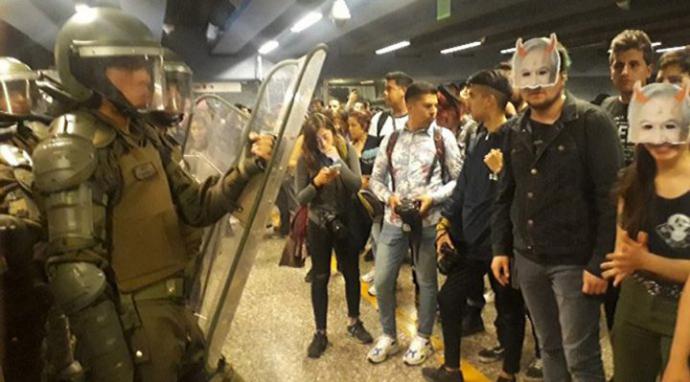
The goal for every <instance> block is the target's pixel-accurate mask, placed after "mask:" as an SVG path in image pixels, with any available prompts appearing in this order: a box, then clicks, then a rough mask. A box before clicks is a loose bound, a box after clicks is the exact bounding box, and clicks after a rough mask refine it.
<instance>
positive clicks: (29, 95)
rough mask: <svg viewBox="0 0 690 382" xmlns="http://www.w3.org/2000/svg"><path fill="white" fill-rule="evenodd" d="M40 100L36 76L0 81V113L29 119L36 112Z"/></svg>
mask: <svg viewBox="0 0 690 382" xmlns="http://www.w3.org/2000/svg"><path fill="white" fill-rule="evenodd" d="M39 99H40V94H39V92H38V87H37V86H36V81H35V77H34V76H26V78H23V79H21V78H15V79H0V113H3V114H5V115H11V116H13V117H27V116H29V115H31V114H32V113H33V112H34V109H35V108H36V107H37V105H38V103H39Z"/></svg>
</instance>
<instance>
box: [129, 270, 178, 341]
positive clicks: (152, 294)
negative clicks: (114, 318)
mask: <svg viewBox="0 0 690 382" xmlns="http://www.w3.org/2000/svg"><path fill="white" fill-rule="evenodd" d="M185 284H186V282H185V278H184V277H182V276H173V277H169V278H167V279H165V280H161V281H159V282H157V283H155V284H152V285H149V286H147V287H144V288H142V289H139V290H137V291H135V292H132V293H120V304H121V306H122V323H123V325H124V327H125V330H130V329H132V328H135V327H138V326H140V325H141V320H140V319H139V315H138V314H137V308H136V305H137V303H140V302H143V301H152V300H172V301H175V302H179V303H184V300H185V297H186V294H185V292H186V291H185Z"/></svg>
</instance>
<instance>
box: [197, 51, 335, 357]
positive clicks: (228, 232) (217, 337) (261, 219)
mask: <svg viewBox="0 0 690 382" xmlns="http://www.w3.org/2000/svg"><path fill="white" fill-rule="evenodd" d="M326 54H327V49H326V46H325V45H320V46H318V47H317V48H315V49H314V50H313V51H312V52H310V53H309V54H307V55H305V56H304V57H302V58H300V59H297V60H286V61H283V62H280V63H278V64H277V65H275V66H274V67H273V69H272V70H271V72H270V73H269V74H268V76H266V79H265V80H264V82H263V83H262V84H261V87H260V89H259V94H258V99H257V101H256V104H255V106H254V108H253V112H252V114H251V116H250V117H249V120H248V121H247V122H246V124H245V125H244V126H243V128H239V126H240V125H241V123H240V122H238V123H237V124H236V125H234V128H235V129H238V130H240V131H241V134H240V137H239V139H237V140H235V138H228V137H229V136H230V135H231V134H236V131H234V132H233V133H231V132H230V126H229V125H230V124H229V123H228V122H227V120H225V121H224V123H220V124H218V125H215V124H212V123H211V122H207V125H208V126H209V130H211V129H220V131H219V134H221V135H223V138H222V139H223V140H225V139H226V138H227V141H226V142H225V143H221V141H220V138H217V137H218V135H216V134H215V132H214V133H213V139H209V140H207V145H206V146H205V147H204V145H200V146H197V147H198V149H194V148H193V146H194V142H193V141H190V140H193V139H196V138H194V135H193V134H194V123H195V122H196V121H197V120H199V119H200V118H202V116H204V115H205V116H206V117H208V118H211V117H212V118H218V115H222V114H223V112H220V113H219V112H218V111H217V110H212V111H203V112H200V111H199V110H198V109H197V111H196V112H195V115H194V120H193V121H192V126H191V129H190V132H189V138H188V142H187V144H186V145H185V160H187V161H189V162H190V163H189V166H190V170H191V171H192V172H193V173H194V174H195V176H197V177H198V178H199V179H204V178H205V176H206V175H207V174H223V173H225V172H226V171H227V170H228V169H229V168H230V167H231V166H232V165H235V164H237V163H238V162H239V161H240V160H243V158H244V157H245V156H246V155H247V152H248V150H249V145H248V142H249V138H248V137H249V134H250V133H252V132H254V133H259V134H270V135H273V136H275V137H276V143H275V146H274V152H273V157H272V158H271V160H270V161H269V163H268V164H267V166H266V170H265V171H264V173H263V174H261V175H258V176H255V177H254V178H253V179H252V180H251V181H250V182H249V184H248V185H247V187H246V189H245V190H244V192H243V193H242V196H241V197H240V200H239V201H238V202H239V206H240V207H239V208H238V209H237V210H236V211H235V212H234V213H233V214H232V215H231V216H228V217H226V218H224V219H222V221H221V222H220V223H221V224H219V225H216V226H215V227H214V228H213V229H211V230H210V231H209V233H207V240H205V242H204V245H203V249H204V253H203V254H202V258H201V266H200V270H199V272H198V274H199V278H198V280H197V288H196V292H195V298H194V299H193V300H196V301H195V302H196V306H195V308H196V309H195V310H196V315H197V317H198V319H199V325H200V326H201V329H202V331H203V332H204V334H205V335H206V339H207V342H208V343H207V346H208V347H207V353H206V365H207V367H208V368H209V369H215V368H216V367H217V365H218V364H219V363H220V362H221V361H222V360H224V356H223V347H224V345H225V343H226V341H229V340H231V339H228V338H227V335H228V332H229V330H230V324H231V323H232V320H233V317H234V314H235V311H236V310H237V306H238V304H239V300H240V297H241V295H242V290H243V289H244V286H245V283H246V281H247V277H248V276H249V271H250V270H251V267H252V265H253V264H254V258H255V256H256V251H257V246H258V244H259V242H260V241H261V240H262V236H263V234H264V232H265V228H264V227H265V223H266V222H267V221H268V219H269V217H270V212H271V209H272V207H273V204H274V201H275V199H276V197H277V196H278V191H279V189H280V184H281V182H282V178H283V175H284V174H285V172H286V171H287V165H288V160H289V157H290V153H291V152H292V149H293V147H294V145H295V141H296V139H297V136H298V135H299V133H300V130H301V126H302V123H303V122H304V117H305V115H306V112H307V108H308V106H309V102H310V101H311V98H312V95H313V93H314V90H315V88H316V85H317V81H318V78H319V76H320V74H321V68H322V67H323V63H324V61H325V59H326ZM219 104H222V108H221V109H222V110H223V111H226V112H227V111H229V110H230V109H231V107H230V105H227V104H223V103H219ZM237 112H239V110H238V111H237ZM231 114H232V115H236V112H233V113H231ZM218 126H223V127H222V128H218ZM200 137H203V135H198V134H197V138H200ZM233 137H234V135H233ZM209 138H210V136H209ZM211 146H217V149H212V148H211ZM233 150H234V151H233ZM192 161H197V167H196V168H194V165H193V164H192ZM201 162H203V163H204V164H203V165H202V164H200V163H201ZM228 221H229V222H230V223H229V224H228ZM193 302H194V301H193Z"/></svg>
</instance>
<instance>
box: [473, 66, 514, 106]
mask: <svg viewBox="0 0 690 382" xmlns="http://www.w3.org/2000/svg"><path fill="white" fill-rule="evenodd" d="M467 85H468V86H471V85H481V86H486V87H488V88H490V89H492V90H495V91H497V92H498V93H500V94H502V95H504V96H505V97H506V99H508V100H509V99H510V98H511V96H512V95H513V87H512V86H510V81H508V78H506V76H505V75H504V74H503V73H501V72H500V71H499V70H496V69H493V70H481V71H479V72H477V73H474V74H473V75H471V76H470V78H468V79H467Z"/></svg>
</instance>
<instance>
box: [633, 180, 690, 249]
mask: <svg viewBox="0 0 690 382" xmlns="http://www.w3.org/2000/svg"><path fill="white" fill-rule="evenodd" d="M647 210H648V214H649V215H648V216H649V222H648V224H647V226H646V227H645V229H644V230H645V231H646V232H647V234H649V251H650V252H652V253H654V254H657V255H659V256H664V257H670V258H674V259H690V191H688V192H686V193H685V195H683V196H680V197H678V198H674V199H666V198H662V197H660V196H655V197H654V199H653V200H652V203H650V205H649V206H647Z"/></svg>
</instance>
